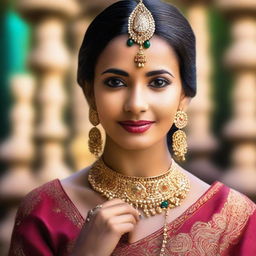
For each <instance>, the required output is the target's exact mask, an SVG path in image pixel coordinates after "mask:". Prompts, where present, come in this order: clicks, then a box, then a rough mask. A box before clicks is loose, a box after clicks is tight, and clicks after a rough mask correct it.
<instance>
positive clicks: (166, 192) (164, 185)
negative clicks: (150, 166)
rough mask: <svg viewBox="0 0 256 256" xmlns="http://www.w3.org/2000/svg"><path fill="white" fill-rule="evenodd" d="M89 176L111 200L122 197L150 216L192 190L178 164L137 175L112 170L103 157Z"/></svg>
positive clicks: (90, 180) (177, 201) (178, 200)
mask: <svg viewBox="0 0 256 256" xmlns="http://www.w3.org/2000/svg"><path fill="white" fill-rule="evenodd" d="M173 163H174V162H173ZM88 180H89V182H90V184H91V186H92V187H93V189H94V190H96V191H97V192H99V193H101V194H102V195H103V196H105V197H106V198H108V199H109V200H111V199H113V198H120V199H123V200H124V201H125V202H127V203H129V204H131V205H132V206H133V207H135V208H136V209H141V210H142V211H143V212H144V214H145V215H146V216H147V217H149V216H153V215H156V214H160V213H162V211H163V209H164V208H170V209H171V208H174V207H177V206H179V205H180V204H181V201H182V199H184V198H185V197H186V195H187V193H188V191H189V179H188V178H187V176H186V175H185V174H183V173H182V172H181V171H180V170H178V168H176V166H175V164H172V166H171V167H170V169H169V170H168V171H167V172H166V173H164V174H161V175H159V176H154V177H135V176H125V175H122V174H120V173H118V172H116V171H113V170H112V169H110V168H109V167H107V166H106V165H105V163H104V162H103V160H102V159H101V158H100V159H98V161H96V162H95V163H94V165H93V166H92V168H91V169H90V171H89V176H88Z"/></svg>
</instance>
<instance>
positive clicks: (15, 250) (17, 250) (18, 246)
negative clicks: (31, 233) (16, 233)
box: [9, 241, 26, 256]
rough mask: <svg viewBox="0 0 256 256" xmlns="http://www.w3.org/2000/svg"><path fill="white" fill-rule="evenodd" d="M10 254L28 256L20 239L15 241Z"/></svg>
mask: <svg viewBox="0 0 256 256" xmlns="http://www.w3.org/2000/svg"><path fill="white" fill-rule="evenodd" d="M9 254H10V255H15V256H26V255H25V253H24V251H23V249H22V245H21V243H20V242H18V241H17V242H16V243H15V245H14V246H13V248H12V251H10V252H9Z"/></svg>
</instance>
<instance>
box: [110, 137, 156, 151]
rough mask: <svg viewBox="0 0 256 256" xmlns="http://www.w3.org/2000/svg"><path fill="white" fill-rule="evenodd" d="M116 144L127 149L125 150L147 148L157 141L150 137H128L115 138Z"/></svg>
mask: <svg viewBox="0 0 256 256" xmlns="http://www.w3.org/2000/svg"><path fill="white" fill-rule="evenodd" d="M114 141H115V143H116V144H118V146H119V147H121V148H123V149H125V150H145V149H148V148H150V147H151V146H153V145H154V144H155V143H154V142H153V141H152V140H150V139H149V138H134V139H131V138H127V140H125V139H123V138H122V139H120V140H114Z"/></svg>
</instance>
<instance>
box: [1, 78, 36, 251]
mask: <svg viewBox="0 0 256 256" xmlns="http://www.w3.org/2000/svg"><path fill="white" fill-rule="evenodd" d="M10 85H11V90H12V95H13V100H14V105H13V107H12V111H11V118H10V119H11V125H12V131H11V136H10V138H8V139H7V140H6V141H5V142H4V143H3V144H2V145H1V148H0V157H1V159H2V160H3V161H5V162H7V164H8V166H9V168H8V169H7V170H6V172H5V174H4V175H3V176H2V177H1V179H0V200H1V203H3V205H5V207H6V209H5V210H6V213H7V214H6V217H5V218H4V219H3V220H1V223H0V230H1V232H0V254H1V255H7V250H8V248H9V241H10V237H11V232H12V228H13V224H14V216H15V213H16V211H17V209H16V207H13V205H15V203H16V202H17V201H19V200H20V199H21V198H22V197H23V196H25V194H27V193H28V192H29V191H30V190H32V189H33V188H35V187H36V186H38V183H37V181H36V179H35V177H34V174H33V173H32V171H31V164H32V162H33V158H34V156H35V148H34V143H33V136H34V116H35V113H34V106H33V99H34V92H35V80H34V78H33V77H31V76H30V75H15V76H13V77H12V79H11V81H10ZM10 207H11V209H10ZM7 208H8V209H7Z"/></svg>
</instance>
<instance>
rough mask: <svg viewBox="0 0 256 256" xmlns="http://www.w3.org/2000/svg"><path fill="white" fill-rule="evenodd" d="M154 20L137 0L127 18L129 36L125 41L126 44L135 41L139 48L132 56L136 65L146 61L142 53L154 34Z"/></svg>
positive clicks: (142, 65) (140, 65) (129, 44)
mask: <svg viewBox="0 0 256 256" xmlns="http://www.w3.org/2000/svg"><path fill="white" fill-rule="evenodd" d="M154 32H155V21H154V18H153V16H152V14H151V12H150V11H149V10H148V9H147V7H146V6H145V5H144V4H143V3H142V0H140V1H139V3H138V5H137V6H136V7H135V9H134V10H133V11H132V13H131V14H130V16H129V20H128V33H129V36H130V38H129V39H128V41H127V45H128V46H132V45H133V44H134V43H137V44H138V45H139V46H140V48H139V52H138V53H137V54H136V56H135V58H134V62H135V63H136V65H137V67H140V68H141V67H144V65H145V63H146V61H147V60H146V56H145V54H144V48H146V49H147V48H149V47H150V42H149V39H150V38H151V37H152V36H153V35H154Z"/></svg>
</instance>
